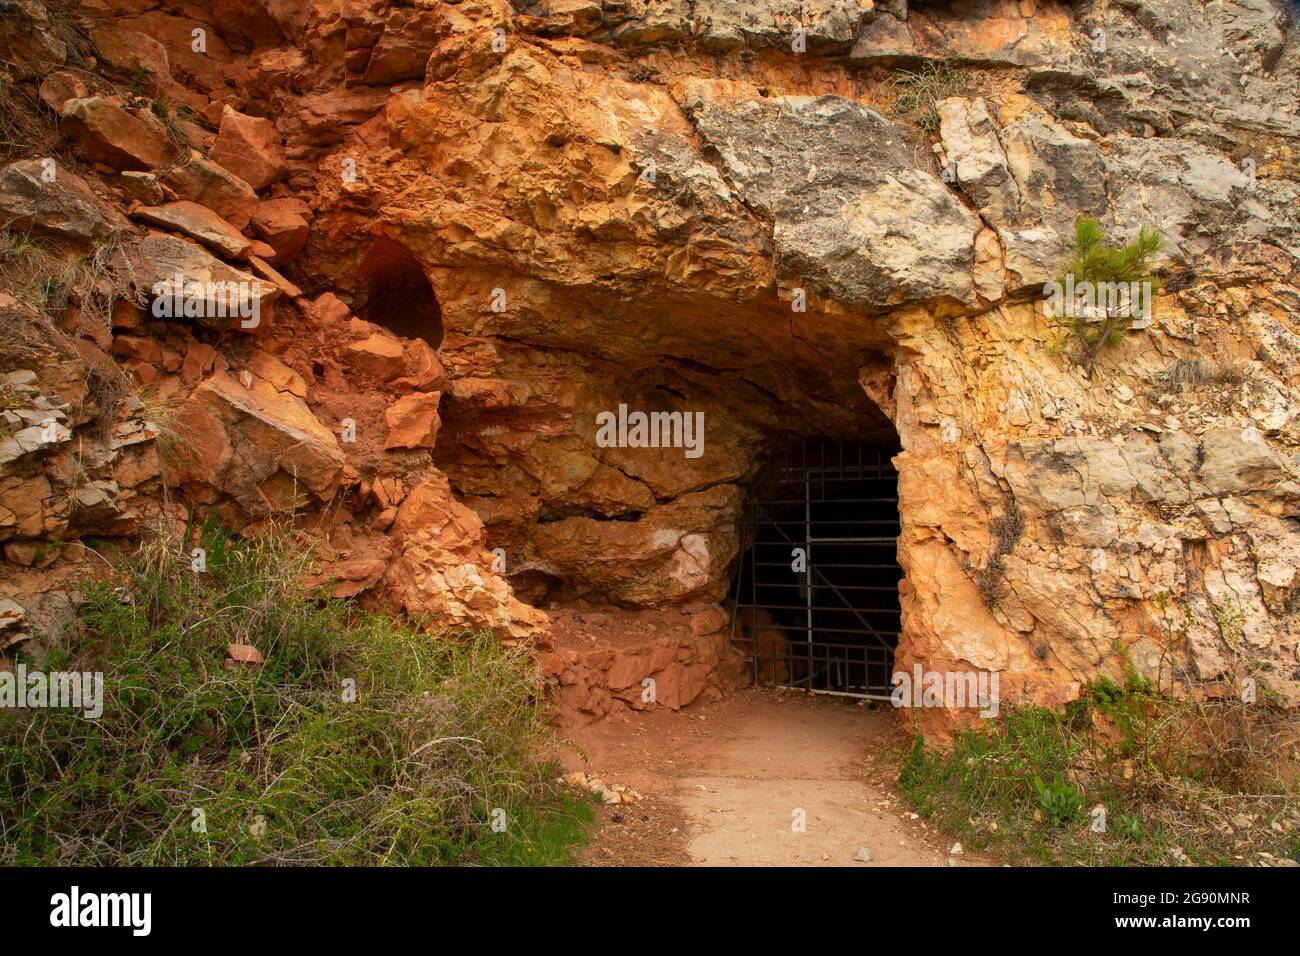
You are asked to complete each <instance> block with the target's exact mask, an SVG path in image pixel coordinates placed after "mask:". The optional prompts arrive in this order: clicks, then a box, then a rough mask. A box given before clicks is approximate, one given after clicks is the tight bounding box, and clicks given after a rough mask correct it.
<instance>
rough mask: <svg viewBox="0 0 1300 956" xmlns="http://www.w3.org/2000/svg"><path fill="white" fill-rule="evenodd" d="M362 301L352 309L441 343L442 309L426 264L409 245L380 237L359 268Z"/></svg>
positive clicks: (398, 330) (414, 336)
mask: <svg viewBox="0 0 1300 956" xmlns="http://www.w3.org/2000/svg"><path fill="white" fill-rule="evenodd" d="M357 278H358V279H359V280H360V285H361V289H360V291H361V295H362V301H361V302H360V303H359V304H354V306H353V311H355V312H356V313H357V315H359V316H360V317H361V318H363V319H365V320H366V321H367V322H373V323H374V324H375V325H379V326H383V327H384V328H386V329H388V331H390V332H394V333H396V334H397V335H400V336H402V337H403V338H407V339H424V341H426V342H428V343H429V345H430V346H431V347H432V348H435V349H436V348H437V347H438V346H439V345H441V344H442V309H441V308H440V307H439V305H438V299H437V297H436V296H435V295H434V294H433V286H432V285H431V284H430V283H429V277H428V276H427V275H425V273H424V268H423V267H422V266H421V265H420V262H419V260H418V259H416V258H415V255H414V254H413V253H412V252H411V250H410V249H408V248H406V246H404V245H402V244H401V243H400V242H394V241H393V240H392V239H388V238H385V237H382V236H381V237H380V238H379V239H376V240H375V242H374V243H373V244H372V245H371V246H370V248H369V249H367V250H366V254H365V257H364V258H363V259H362V260H361V265H360V266H359V267H358V269H357Z"/></svg>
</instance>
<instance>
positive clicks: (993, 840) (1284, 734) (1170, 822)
mask: <svg viewBox="0 0 1300 956" xmlns="http://www.w3.org/2000/svg"><path fill="white" fill-rule="evenodd" d="M1238 718H1242V719H1241V720H1239V719H1238ZM1243 721H1244V722H1243ZM1244 741H1250V742H1251V743H1250V745H1249V746H1245V745H1244V743H1243V742H1244ZM1293 745H1294V725H1293V723H1292V722H1291V721H1290V720H1289V719H1288V718H1287V716H1286V715H1285V714H1283V713H1281V712H1280V711H1277V710H1274V709H1272V708H1269V707H1267V706H1264V705H1262V704H1261V705H1258V706H1256V707H1253V708H1252V709H1250V710H1249V711H1244V710H1243V709H1242V706H1241V705H1240V704H1239V702H1237V701H1233V700H1220V701H1213V702H1212V701H1205V700H1200V701H1197V700H1192V699H1175V698H1173V697H1171V696H1169V695H1167V694H1162V693H1159V692H1158V691H1157V690H1155V689H1154V688H1153V687H1152V685H1151V684H1150V683H1149V682H1147V681H1144V680H1142V679H1141V678H1139V677H1137V675H1136V674H1133V673H1130V674H1129V675H1127V676H1126V677H1125V680H1124V682H1123V684H1122V685H1121V684H1118V683H1116V682H1114V681H1112V680H1109V679H1105V678H1102V679H1099V680H1098V681H1097V682H1096V683H1094V684H1092V685H1090V686H1089V687H1088V688H1087V689H1086V691H1085V693H1084V695H1083V697H1082V698H1081V699H1080V700H1079V701H1077V702H1076V703H1074V704H1072V705H1071V706H1069V707H1067V708H1065V709H1064V710H1062V711H1055V710H1048V709H1045V708H1037V707H1026V708H1008V707H1004V708H1003V711H1002V715H1001V717H1000V719H999V720H998V721H997V722H996V723H992V724H984V725H983V726H981V727H980V728H975V729H969V730H965V731H962V732H960V733H959V734H957V736H956V737H955V738H954V740H953V742H952V747H951V749H950V750H948V751H943V750H939V749H934V748H929V747H927V746H926V745H925V744H924V742H923V741H922V739H921V738H920V737H917V738H916V740H915V741H914V743H913V746H912V749H911V751H910V753H909V754H907V756H906V758H905V759H904V761H903V765H902V769H901V772H900V774H899V785H900V788H901V789H902V791H903V793H904V795H905V796H906V798H907V799H908V800H909V801H910V802H911V803H912V804H913V805H914V806H915V807H916V808H917V810H918V811H919V812H920V813H922V814H924V815H925V816H927V817H930V818H932V819H933V820H935V822H936V823H938V824H939V825H940V826H941V827H942V828H943V829H944V830H946V831H948V832H949V833H950V834H951V835H953V836H955V837H956V838H958V839H960V840H961V841H962V842H963V844H964V845H966V846H967V847H969V848H972V849H975V850H986V849H993V850H996V851H997V852H998V853H999V854H1000V855H1002V856H1003V857H1005V858H1008V859H1009V860H1018V861H1037V862H1042V863H1074V864H1079V863H1084V864H1105V865H1125V864H1139V863H1162V864H1169V863H1170V862H1178V861H1181V860H1182V859H1184V858H1186V859H1190V860H1191V861H1192V862H1195V863H1202V864H1222V863H1232V862H1237V863H1240V862H1241V861H1242V860H1249V861H1251V862H1254V858H1255V856H1256V855H1257V854H1260V853H1268V852H1271V853H1273V854H1274V855H1282V856H1287V855H1289V856H1291V857H1292V858H1300V857H1297V856H1296V850H1297V849H1300V841H1298V840H1297V834H1298V833H1300V788H1297V783H1296V780H1295V773H1294V768H1290V769H1288V767H1289V764H1290V763H1292V761H1290V760H1289V754H1288V749H1287V748H1288V747H1289V746H1293ZM1247 754H1249V755H1250V759H1249V760H1244V759H1243V758H1244V757H1245V755H1247ZM1095 804H1100V805H1101V806H1102V807H1103V808H1104V809H1105V810H1106V824H1105V828H1104V829H1103V830H1102V832H1094V831H1093V830H1092V828H1091V827H1090V826H1089V825H1088V821H1087V818H1086V816H1085V812H1084V811H1085V808H1086V807H1088V806H1092V805H1095Z"/></svg>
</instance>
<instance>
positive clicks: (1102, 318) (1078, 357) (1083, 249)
mask: <svg viewBox="0 0 1300 956" xmlns="http://www.w3.org/2000/svg"><path fill="white" fill-rule="evenodd" d="M1164 244H1165V241H1164V239H1163V238H1162V237H1161V236H1160V234H1159V233H1157V232H1156V231H1154V230H1151V229H1147V228H1146V227H1143V228H1142V229H1141V230H1140V231H1139V232H1138V236H1137V238H1136V239H1134V240H1133V241H1132V242H1130V243H1128V244H1127V245H1124V246H1115V245H1111V244H1109V243H1107V242H1106V234H1105V232H1104V231H1103V230H1102V228H1101V224H1100V223H1098V222H1097V220H1096V219H1093V218H1091V217H1089V216H1080V217H1079V218H1078V219H1076V220H1075V222H1074V255H1073V257H1072V258H1071V259H1070V261H1069V262H1067V263H1066V264H1065V267H1064V269H1062V271H1061V272H1060V274H1059V275H1058V276H1057V277H1056V279H1055V280H1054V281H1053V282H1051V283H1048V286H1047V289H1045V290H1044V291H1045V292H1046V291H1048V290H1051V294H1050V298H1049V299H1048V302H1047V303H1046V304H1045V310H1046V311H1047V313H1048V316H1049V318H1051V319H1053V320H1054V321H1055V322H1056V324H1057V325H1058V326H1059V328H1060V329H1061V333H1062V334H1061V339H1060V341H1059V342H1057V343H1056V346H1055V349H1056V350H1058V351H1063V352H1066V353H1067V354H1069V355H1070V356H1071V357H1073V358H1074V359H1075V361H1077V362H1078V363H1079V364H1080V365H1082V366H1083V367H1084V371H1085V372H1086V374H1087V375H1088V377H1089V378H1091V377H1092V372H1093V369H1094V367H1095V366H1096V364H1097V357H1098V356H1099V355H1100V354H1101V352H1102V350H1103V349H1105V348H1106V347H1107V346H1112V345H1118V344H1119V343H1120V342H1122V341H1123V340H1124V333H1125V332H1127V331H1128V330H1129V328H1130V327H1131V326H1132V325H1133V322H1134V320H1135V319H1137V318H1139V317H1140V316H1141V315H1142V314H1143V313H1144V311H1145V312H1149V310H1150V307H1151V299H1152V297H1153V296H1154V295H1155V293H1156V292H1158V291H1159V289H1160V284H1159V280H1158V279H1157V278H1156V277H1155V275H1154V274H1153V273H1152V271H1151V258H1152V256H1154V255H1155V254H1156V253H1157V252H1159V251H1160V250H1161V249H1162V248H1164Z"/></svg>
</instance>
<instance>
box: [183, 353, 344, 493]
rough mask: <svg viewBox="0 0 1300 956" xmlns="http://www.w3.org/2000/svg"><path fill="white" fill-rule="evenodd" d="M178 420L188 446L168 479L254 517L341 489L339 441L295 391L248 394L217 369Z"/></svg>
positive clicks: (187, 401) (186, 406) (238, 384)
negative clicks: (208, 490) (210, 493)
mask: <svg viewBox="0 0 1300 956" xmlns="http://www.w3.org/2000/svg"><path fill="white" fill-rule="evenodd" d="M177 418H178V423H179V424H178V430H179V431H180V433H182V434H184V435H186V436H187V441H186V442H185V443H184V447H183V448H182V449H181V451H180V453H179V454H178V455H177V461H176V462H175V463H173V464H172V465H171V466H170V467H171V468H172V471H173V474H172V475H171V476H170V479H171V480H175V481H178V482H181V483H184V484H186V485H187V486H190V487H192V488H198V487H203V486H206V487H209V488H211V489H212V490H214V491H216V492H220V493H221V494H223V495H227V496H229V497H230V498H232V499H234V501H235V502H236V504H237V505H238V506H239V508H240V510H241V511H242V512H243V514H244V515H246V516H248V517H258V516H262V515H266V514H270V513H273V512H282V511H289V510H293V509H294V508H296V507H299V506H300V505H301V504H302V503H303V502H304V500H305V499H307V498H308V497H309V496H310V497H315V498H317V499H318V500H322V501H323V500H326V499H328V498H329V497H330V496H332V495H333V494H334V492H335V490H336V489H337V488H338V483H339V477H340V476H341V475H342V472H343V465H344V456H343V451H342V449H341V448H340V447H339V443H338V440H337V439H336V438H335V436H334V434H333V432H331V431H330V430H329V429H328V428H326V427H325V426H324V425H322V424H321V423H320V421H319V420H317V418H316V416H315V415H313V414H312V413H311V410H310V409H309V408H308V407H307V404H306V403H305V402H304V401H303V400H302V399H301V398H299V397H298V396H296V395H294V394H292V393H291V392H288V391H278V390H276V389H274V388H267V389H258V390H255V391H250V390H248V389H246V388H244V387H243V386H242V385H241V384H240V383H239V382H238V381H236V380H235V379H234V378H232V377H231V376H230V375H228V374H227V373H225V372H220V371H218V372H216V373H214V374H213V375H212V377H211V378H209V379H207V380H206V381H205V382H203V383H202V384H201V385H199V387H198V388H196V389H195V390H194V392H193V394H191V396H190V397H189V398H188V399H187V400H186V401H185V404H184V405H182V406H181V409H180V411H179V412H178V414H177Z"/></svg>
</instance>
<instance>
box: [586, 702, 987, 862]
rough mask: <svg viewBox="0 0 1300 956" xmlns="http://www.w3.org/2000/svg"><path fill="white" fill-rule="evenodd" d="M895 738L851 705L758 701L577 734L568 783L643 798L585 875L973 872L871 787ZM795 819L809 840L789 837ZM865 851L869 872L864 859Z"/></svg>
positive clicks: (799, 834) (593, 855)
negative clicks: (587, 781)
mask: <svg viewBox="0 0 1300 956" xmlns="http://www.w3.org/2000/svg"><path fill="white" fill-rule="evenodd" d="M889 727H890V724H889V720H888V717H887V716H886V715H884V714H882V713H880V712H878V711H872V710H870V709H868V708H865V707H859V706H857V705H856V704H854V703H849V702H844V701H840V700H833V699H828V698H824V697H812V698H809V697H806V696H804V695H794V694H786V695H781V694H778V693H777V692H775V691H770V690H762V689H754V690H748V691H742V692H739V693H736V694H733V695H731V696H730V697H728V698H727V699H725V700H722V701H718V702H716V703H712V704H705V705H697V706H693V707H691V708H688V709H687V710H685V711H681V712H679V713H672V712H670V711H656V712H655V713H650V714H632V715H630V716H628V717H626V718H616V719H614V720H612V721H606V722H604V723H602V724H599V725H595V726H591V727H585V728H581V729H579V730H576V731H572V732H571V733H570V738H571V739H572V741H573V743H574V744H575V745H576V748H577V749H575V750H574V751H573V752H572V753H570V754H569V755H568V759H567V760H566V761H565V763H566V768H565V769H566V770H572V769H582V770H584V771H585V772H586V773H588V774H589V775H596V776H599V777H600V778H601V779H602V780H603V781H604V782H605V784H606V785H611V786H612V785H614V784H624V785H626V786H628V787H630V788H632V789H634V790H636V791H637V792H639V793H640V794H641V795H642V797H643V799H642V800H639V801H638V802H636V803H634V804H631V805H625V806H620V807H611V808H606V809H605V811H604V812H602V814H601V824H600V826H599V828H598V830H597V833H596V835H595V838H594V839H593V841H592V845H591V846H590V847H589V848H588V850H587V862H588V863H590V864H592V865H598V866H599V865H613V866H617V865H674V864H675V865H688V866H689V865H698V866H772V865H775V866H877V865H880V866H945V865H971V864H977V863H978V861H976V860H973V859H970V858H968V857H966V856H965V855H961V856H957V857H950V856H949V854H948V846H947V844H946V841H943V840H941V839H940V838H939V837H938V836H937V835H936V834H934V833H933V831H932V830H931V829H929V828H928V827H927V825H926V824H925V823H924V822H923V821H920V820H912V819H910V817H909V816H908V814H907V813H906V812H905V811H904V810H902V809H900V808H899V806H898V800H897V798H896V797H895V796H893V795H892V794H890V793H887V792H886V791H885V790H883V789H881V788H880V787H878V786H875V785H872V784H871V783H869V782H868V780H867V776H866V772H865V766H866V758H867V755H868V753H869V752H870V750H871V747H872V746H873V743H875V744H877V745H879V743H880V742H882V741H883V739H884V736H885V735H886V734H887V732H888V730H889ZM581 754H585V756H586V758H587V759H586V761H585V762H584V761H583V760H582V759H581ZM799 820H802V822H803V828H802V829H798V828H797V827H795V826H793V824H796V823H797V822H798V821H799ZM860 847H865V848H866V849H867V851H868V852H869V855H870V860H869V862H865V863H864V862H860V861H857V860H855V859H854V857H855V854H857V853H858V850H859V848H860ZM950 861H951V862H950Z"/></svg>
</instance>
